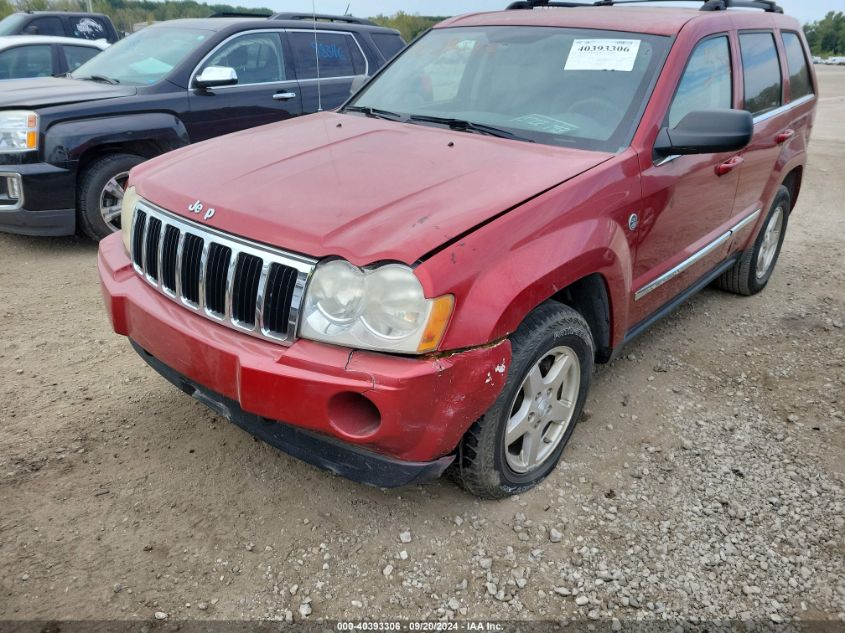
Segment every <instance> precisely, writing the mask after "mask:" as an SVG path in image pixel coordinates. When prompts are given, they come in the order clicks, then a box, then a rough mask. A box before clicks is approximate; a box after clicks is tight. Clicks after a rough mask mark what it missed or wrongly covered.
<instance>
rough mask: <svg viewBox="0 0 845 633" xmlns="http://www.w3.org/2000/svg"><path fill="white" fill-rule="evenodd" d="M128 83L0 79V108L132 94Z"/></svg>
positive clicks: (26, 106) (132, 91)
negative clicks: (122, 84) (119, 84)
mask: <svg viewBox="0 0 845 633" xmlns="http://www.w3.org/2000/svg"><path fill="white" fill-rule="evenodd" d="M136 91H137V89H136V88H134V87H132V86H112V85H110V84H105V83H100V82H96V81H83V80H81V79H64V78H58V77H36V78H34V79H9V80H6V81H2V82H0V108H6V109H9V108H39V107H44V106H55V105H64V104H68V103H78V102H80V101H97V100H99V99H113V98H115V97H129V96H132V95H134V94H135V92H136Z"/></svg>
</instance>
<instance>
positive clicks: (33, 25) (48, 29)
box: [24, 17, 65, 37]
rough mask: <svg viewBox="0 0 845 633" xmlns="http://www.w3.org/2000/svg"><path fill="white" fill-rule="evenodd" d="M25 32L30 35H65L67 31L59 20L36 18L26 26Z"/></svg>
mask: <svg viewBox="0 0 845 633" xmlns="http://www.w3.org/2000/svg"><path fill="white" fill-rule="evenodd" d="M24 31H25V32H26V33H28V34H30V35H60V36H63V37H64V35H65V29H64V27H63V26H62V21H61V20H60V19H59V18H54V17H50V18H35V19H34V20H32V22H30V23H29V24H27V25H26V28H25V29H24Z"/></svg>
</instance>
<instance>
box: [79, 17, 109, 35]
mask: <svg viewBox="0 0 845 633" xmlns="http://www.w3.org/2000/svg"><path fill="white" fill-rule="evenodd" d="M70 29H71V31H72V32H73V36H74V37H78V38H81V39H84V40H104V39H106V37H107V31H106V27H105V25H104V24H103V22H102V20H100V19H99V18H89V17H83V18H73V19H72V20H71V21H70Z"/></svg>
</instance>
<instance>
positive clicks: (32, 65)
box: [0, 44, 53, 79]
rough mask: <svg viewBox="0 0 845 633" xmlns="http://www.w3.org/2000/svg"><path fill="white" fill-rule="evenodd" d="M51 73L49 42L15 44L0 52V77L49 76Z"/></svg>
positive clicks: (51, 57) (51, 55)
mask: <svg viewBox="0 0 845 633" xmlns="http://www.w3.org/2000/svg"><path fill="white" fill-rule="evenodd" d="M52 74H53V51H52V50H51V48H50V45H49V44H39V45H37V46H17V47H15V48H9V49H6V50H5V51H3V52H2V53H0V79H25V78H27V77H49V76H51V75H52Z"/></svg>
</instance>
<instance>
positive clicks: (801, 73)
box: [783, 31, 813, 101]
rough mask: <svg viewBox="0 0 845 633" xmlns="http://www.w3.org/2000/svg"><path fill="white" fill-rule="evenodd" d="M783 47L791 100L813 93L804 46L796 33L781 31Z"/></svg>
mask: <svg viewBox="0 0 845 633" xmlns="http://www.w3.org/2000/svg"><path fill="white" fill-rule="evenodd" d="M783 47H784V48H785V49H786V66H787V68H788V70H789V87H790V89H791V92H792V100H793V101H794V100H795V99H800V98H801V97H806V96H807V95H811V94H813V84H812V82H811V81H810V69H809V67H808V66H807V57H806V56H805V55H804V47H803V46H802V45H801V39H800V38H799V37H798V34H797V33H792V32H789V31H784V32H783Z"/></svg>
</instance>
